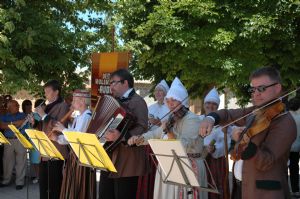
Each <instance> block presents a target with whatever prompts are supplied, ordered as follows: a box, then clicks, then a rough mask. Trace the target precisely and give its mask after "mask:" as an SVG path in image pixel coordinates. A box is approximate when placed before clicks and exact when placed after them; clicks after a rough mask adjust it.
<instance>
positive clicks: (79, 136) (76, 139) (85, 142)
mask: <svg viewBox="0 0 300 199" xmlns="http://www.w3.org/2000/svg"><path fill="white" fill-rule="evenodd" d="M63 134H64V135H65V138H66V139H67V141H68V142H69V143H70V145H71V147H72V149H73V151H74V153H75V154H76V156H77V157H78V159H79V161H80V163H81V164H83V165H86V166H91V167H94V168H100V169H107V170H109V171H111V172H117V170H116V168H115V166H114V165H113V163H112V161H111V160H110V158H109V156H108V155H107V153H106V151H105V149H104V148H103V146H102V144H101V143H100V142H99V140H98V138H97V136H96V135H95V134H91V133H81V132H63Z"/></svg>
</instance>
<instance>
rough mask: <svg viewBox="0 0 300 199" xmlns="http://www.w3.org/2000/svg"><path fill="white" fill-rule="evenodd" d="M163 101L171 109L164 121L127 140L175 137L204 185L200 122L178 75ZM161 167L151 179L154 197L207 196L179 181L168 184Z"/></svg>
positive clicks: (138, 141) (145, 141)
mask: <svg viewBox="0 0 300 199" xmlns="http://www.w3.org/2000/svg"><path fill="white" fill-rule="evenodd" d="M165 99H166V104H167V106H168V108H169V109H170V111H171V115H170V117H169V119H168V121H167V122H166V121H162V125H161V126H160V127H158V128H156V129H154V130H149V131H148V132H146V133H144V134H143V135H142V136H133V137H131V138H130V139H129V140H128V143H129V144H130V145H133V144H137V145H146V144H148V140H149V139H159V138H162V139H176V140H180V142H181V144H182V145H183V147H184V148H185V150H186V152H187V155H188V157H189V160H190V161H191V164H192V165H193V171H194V172H195V173H196V174H197V175H196V177H197V179H198V181H199V183H200V185H201V186H203V187H206V186H207V177H206V176H207V175H206V170H205V164H204V160H203V157H202V152H203V139H202V138H201V137H200V136H198V129H199V124H200V118H199V116H197V115H195V114H194V113H192V112H191V111H189V109H188V107H189V104H188V100H187V99H188V92H187V90H186V88H185V87H184V85H183V84H182V82H181V81H180V79H179V78H177V77H176V78H175V79H174V80H173V82H172V85H171V88H170V90H169V91H168V93H167V95H166V97H165ZM160 170H161V168H160V167H158V169H157V171H156V176H155V183H154V194H153V198H154V199H166V198H184V199H187V198H190V199H191V198H192V199H199V198H201V199H207V198H208V197H207V192H205V191H199V190H198V189H197V188H193V190H191V189H189V188H187V187H184V186H179V185H173V184H168V183H165V182H164V181H163V178H165V176H164V175H163V174H162V175H163V178H161V176H160Z"/></svg>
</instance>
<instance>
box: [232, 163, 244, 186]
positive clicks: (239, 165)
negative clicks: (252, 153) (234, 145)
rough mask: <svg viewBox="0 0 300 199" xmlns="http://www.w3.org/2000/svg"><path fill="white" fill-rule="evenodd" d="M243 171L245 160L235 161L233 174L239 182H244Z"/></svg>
mask: <svg viewBox="0 0 300 199" xmlns="http://www.w3.org/2000/svg"><path fill="white" fill-rule="evenodd" d="M242 170H243V160H238V161H235V163H234V169H233V173H234V177H235V178H236V179H237V180H239V181H242V179H243V178H242Z"/></svg>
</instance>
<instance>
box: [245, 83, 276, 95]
mask: <svg viewBox="0 0 300 199" xmlns="http://www.w3.org/2000/svg"><path fill="white" fill-rule="evenodd" d="M276 84H278V82H275V83H273V84H270V85H268V86H265V85H261V86H257V87H250V88H249V89H248V92H249V93H254V92H255V90H257V91H258V92H260V93H262V92H264V91H265V90H266V89H267V88H269V87H271V86H274V85H276Z"/></svg>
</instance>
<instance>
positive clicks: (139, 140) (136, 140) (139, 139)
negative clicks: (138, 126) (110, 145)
mask: <svg viewBox="0 0 300 199" xmlns="http://www.w3.org/2000/svg"><path fill="white" fill-rule="evenodd" d="M143 143H144V137H143V136H140V135H134V136H132V137H131V138H129V140H128V141H127V144H128V145H130V146H132V145H137V146H139V145H142V144H143Z"/></svg>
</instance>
